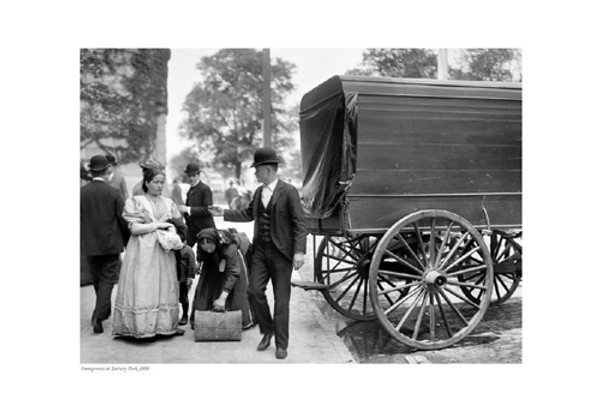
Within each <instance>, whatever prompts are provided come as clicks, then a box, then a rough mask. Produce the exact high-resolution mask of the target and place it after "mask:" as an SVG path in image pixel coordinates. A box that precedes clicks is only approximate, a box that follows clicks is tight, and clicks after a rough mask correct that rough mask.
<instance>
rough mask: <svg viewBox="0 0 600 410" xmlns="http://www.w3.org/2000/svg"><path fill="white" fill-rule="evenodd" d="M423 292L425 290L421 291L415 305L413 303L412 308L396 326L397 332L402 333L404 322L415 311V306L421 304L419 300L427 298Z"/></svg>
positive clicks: (414, 302)
mask: <svg viewBox="0 0 600 410" xmlns="http://www.w3.org/2000/svg"><path fill="white" fill-rule="evenodd" d="M422 292H423V289H420V291H419V294H418V295H417V297H416V298H415V300H414V301H413V303H411V305H410V307H409V308H408V309H407V310H406V312H405V313H404V315H403V316H402V319H400V321H399V322H398V324H397V325H396V327H395V329H396V330H397V331H400V329H402V325H404V322H405V321H406V319H408V317H409V316H410V314H411V313H412V311H413V310H414V308H415V306H417V304H418V303H419V299H420V298H421V297H423V298H424V297H425V294H424V293H422Z"/></svg>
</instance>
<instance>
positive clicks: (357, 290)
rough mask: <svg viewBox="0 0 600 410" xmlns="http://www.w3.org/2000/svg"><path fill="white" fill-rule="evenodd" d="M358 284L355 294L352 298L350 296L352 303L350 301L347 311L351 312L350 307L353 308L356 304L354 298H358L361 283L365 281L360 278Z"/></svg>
mask: <svg viewBox="0 0 600 410" xmlns="http://www.w3.org/2000/svg"><path fill="white" fill-rule="evenodd" d="M359 278H360V282H358V286H357V287H356V292H355V293H354V296H352V301H350V306H348V310H350V311H352V307H353V306H354V303H355V302H356V298H357V297H358V294H359V293H360V286H361V285H362V283H363V281H364V280H365V279H364V278H362V277H360V276H359Z"/></svg>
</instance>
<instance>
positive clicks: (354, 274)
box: [327, 270, 358, 288]
mask: <svg viewBox="0 0 600 410" xmlns="http://www.w3.org/2000/svg"><path fill="white" fill-rule="evenodd" d="M356 275H358V272H357V271H356V270H351V271H350V272H348V274H347V275H344V276H343V277H342V278H341V279H338V280H337V281H335V282H333V283H331V281H330V280H329V279H330V277H329V276H328V277H327V280H328V285H329V287H330V288H336V287H338V286H339V285H341V284H342V283H344V282H346V281H347V280H348V279H350V278H352V277H353V276H356Z"/></svg>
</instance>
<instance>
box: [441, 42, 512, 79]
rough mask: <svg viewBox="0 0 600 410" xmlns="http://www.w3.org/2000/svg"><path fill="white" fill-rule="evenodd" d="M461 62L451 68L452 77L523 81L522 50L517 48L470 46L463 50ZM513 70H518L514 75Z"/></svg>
mask: <svg viewBox="0 0 600 410" xmlns="http://www.w3.org/2000/svg"><path fill="white" fill-rule="evenodd" d="M459 64H460V67H459V68H450V71H449V77H450V78H452V79H455V80H471V81H522V76H521V70H520V68H521V52H520V50H517V49H509V48H487V49H482V48H468V49H466V50H463V51H462V54H461V56H460V58H459ZM515 69H516V70H515ZM513 71H516V75H513Z"/></svg>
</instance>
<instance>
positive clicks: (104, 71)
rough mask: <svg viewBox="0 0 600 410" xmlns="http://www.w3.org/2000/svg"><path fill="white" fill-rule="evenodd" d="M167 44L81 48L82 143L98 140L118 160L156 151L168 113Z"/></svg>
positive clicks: (102, 147) (139, 156)
mask: <svg viewBox="0 0 600 410" xmlns="http://www.w3.org/2000/svg"><path fill="white" fill-rule="evenodd" d="M170 55H171V53H170V51H169V50H168V49H81V53H80V101H81V108H80V116H81V121H80V148H81V149H83V148H85V147H87V146H89V145H93V144H95V145H96V146H98V148H100V149H101V150H102V151H105V152H110V153H113V154H114V155H115V156H116V157H117V159H118V160H119V162H122V163H127V162H131V161H134V160H139V159H144V158H147V157H148V156H150V155H151V153H152V152H153V150H154V140H155V135H156V128H157V122H156V119H157V117H158V116H159V115H160V114H166V113H167V70H168V68H167V63H168V61H169V59H170Z"/></svg>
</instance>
